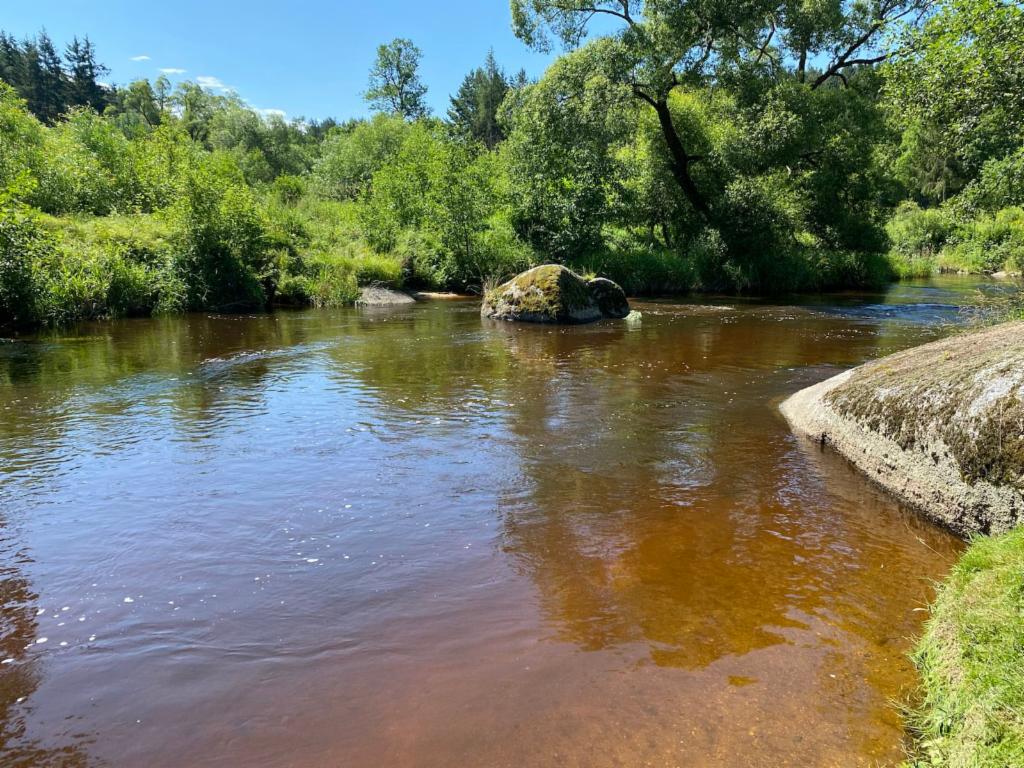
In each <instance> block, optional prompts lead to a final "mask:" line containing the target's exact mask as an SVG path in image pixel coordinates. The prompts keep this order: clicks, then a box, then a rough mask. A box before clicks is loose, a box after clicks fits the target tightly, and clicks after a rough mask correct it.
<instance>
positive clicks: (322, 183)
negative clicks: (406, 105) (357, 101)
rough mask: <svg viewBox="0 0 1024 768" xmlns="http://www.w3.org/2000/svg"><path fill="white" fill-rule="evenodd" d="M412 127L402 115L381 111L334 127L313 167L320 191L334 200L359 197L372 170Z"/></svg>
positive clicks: (390, 154)
mask: <svg viewBox="0 0 1024 768" xmlns="http://www.w3.org/2000/svg"><path fill="white" fill-rule="evenodd" d="M409 128H410V125H409V123H407V122H406V121H405V120H403V119H402V118H401V117H398V116H395V115H385V114H379V115H374V117H373V119H371V120H369V121H361V122H359V123H357V124H356V125H355V126H350V127H347V128H334V129H333V130H331V132H330V133H328V134H327V137H326V138H325V139H324V142H323V145H322V146H321V148H320V159H319V160H318V161H317V163H316V166H315V167H314V169H313V182H314V184H315V186H316V189H317V191H318V192H319V193H320V194H321V195H323V196H325V197H330V198H333V199H335V200H353V199H355V198H357V197H359V196H360V195H361V194H362V193H363V192H365V191H366V190H367V189H369V186H370V180H371V179H372V178H373V174H375V173H376V172H377V171H379V170H380V169H381V168H383V167H384V166H385V165H386V164H387V163H388V162H389V161H390V160H391V159H392V158H393V157H394V156H395V155H396V154H397V153H398V150H399V149H400V148H401V146H402V142H403V141H404V140H405V137H406V135H407V134H408V132H409Z"/></svg>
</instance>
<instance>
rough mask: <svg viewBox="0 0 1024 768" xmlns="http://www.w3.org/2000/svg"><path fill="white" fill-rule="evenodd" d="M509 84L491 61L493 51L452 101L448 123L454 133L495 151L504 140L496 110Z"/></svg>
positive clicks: (468, 78) (469, 75)
mask: <svg viewBox="0 0 1024 768" xmlns="http://www.w3.org/2000/svg"><path fill="white" fill-rule="evenodd" d="M509 87H510V84H509V81H508V79H507V78H506V77H505V73H504V72H503V71H502V70H501V68H500V67H499V66H498V62H497V61H495V59H494V51H493V50H492V51H490V52H489V53H488V54H487V61H486V62H484V66H483V67H479V68H477V69H475V70H473V71H472V72H470V73H469V74H468V75H466V79H465V80H463V81H462V85H461V86H459V90H458V93H456V94H455V96H453V97H452V99H451V102H452V104H451V107H450V108H449V109H448V120H449V121H450V122H451V124H452V127H453V128H454V129H455V132H456V133H458V134H459V135H461V136H464V137H466V138H470V139H473V140H475V141H479V142H481V143H482V144H484V145H485V146H486V147H487V148H488V149H494V148H495V147H496V146H497V145H498V144H499V143H500V142H501V141H502V140H504V138H505V134H504V131H502V128H501V125H500V124H499V123H498V108H499V107H500V106H501V102H502V101H504V99H505V94H507V93H508V90H509Z"/></svg>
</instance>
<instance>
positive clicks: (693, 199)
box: [653, 99, 711, 223]
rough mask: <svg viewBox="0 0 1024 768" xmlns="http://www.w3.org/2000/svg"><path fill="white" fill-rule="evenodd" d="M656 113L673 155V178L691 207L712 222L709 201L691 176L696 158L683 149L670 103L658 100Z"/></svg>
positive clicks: (655, 103) (655, 107)
mask: <svg viewBox="0 0 1024 768" xmlns="http://www.w3.org/2000/svg"><path fill="white" fill-rule="evenodd" d="M653 106H654V111H655V112H657V113H658V122H659V123H660V124H661V132H662V134H663V135H664V136H665V143H666V144H668V151H669V153H670V154H671V155H672V176H673V177H674V178H675V180H676V183H677V184H679V187H680V189H682V190H683V194H684V195H686V199H687V200H689V201H690V205H692V206H693V208H694V210H696V211H697V212H698V213H699V214H700V215H701V216H703V217H704V220H705V221H707V222H708V223H710V222H711V208H710V207H708V204H707V201H706V200H705V199H704V196H703V195H702V194H701V193H700V190H699V189H697V185H696V184H694V182H693V177H692V176H691V175H690V165H691V163H693V160H694V158H693V157H692V156H690V155H688V154H687V153H686V150H685V149H684V148H683V142H682V141H680V139H679V134H678V133H676V127H675V125H674V124H673V123H672V112H671V110H669V108H668V101H667V100H665V99H658V100H657V101H654V103H653Z"/></svg>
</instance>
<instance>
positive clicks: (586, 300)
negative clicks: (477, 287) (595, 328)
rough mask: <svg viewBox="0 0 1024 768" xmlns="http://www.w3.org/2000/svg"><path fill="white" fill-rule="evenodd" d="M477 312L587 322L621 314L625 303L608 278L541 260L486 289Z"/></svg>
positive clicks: (501, 316) (506, 317) (500, 316)
mask: <svg viewBox="0 0 1024 768" xmlns="http://www.w3.org/2000/svg"><path fill="white" fill-rule="evenodd" d="M595 283H597V285H596V286H595V285H594V284H595ZM623 305H624V308H625V312H623ZM605 308H607V311H604V310H605ZM480 314H481V315H482V316H483V317H489V318H494V319H497V320H519V321H522V322H528V323H590V322H593V321H595V320H600V319H601V318H602V317H625V316H626V315H628V314H629V303H628V302H627V301H626V295H625V293H623V291H622V289H621V288H619V286H617V285H616V284H615V283H613V282H612V281H611V280H603V279H598V280H591V281H589V282H588V281H587V280H584V279H583V278H582V277H580V276H579V275H577V274H576V273H575V272H573V271H572V270H571V269H567V268H566V267H563V266H561V265H560V264H544V265H541V266H539V267H534V268H533V269H530V270H527V271H526V272H523V273H522V274H519V275H516V276H515V277H513V278H512V279H511V280H509V281H508V282H507V283H504V284H502V285H499V286H498V287H497V288H494V289H492V290H489V291H487V292H486V293H485V294H484V301H483V306H482V307H481V308H480Z"/></svg>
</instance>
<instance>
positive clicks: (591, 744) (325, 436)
mask: <svg viewBox="0 0 1024 768" xmlns="http://www.w3.org/2000/svg"><path fill="white" fill-rule="evenodd" d="M974 286H975V281H972V280H970V279H964V278H945V279H942V280H938V281H934V282H918V283H904V284H899V285H896V286H893V287H892V288H890V289H889V290H888V291H887V292H885V293H880V294H845V295H839V296H826V297H818V298H811V299H808V298H804V299H794V300H792V301H786V302H774V303H762V302H756V301H749V300H735V299H722V300H715V299H707V300H702V301H701V302H700V303H698V304H692V303H686V302H682V301H668V300H666V301H641V302H635V308H637V309H639V310H640V311H641V312H642V313H643V320H642V323H640V324H639V325H627V324H625V323H622V322H613V321H605V322H601V323H597V324H594V325H590V326H583V327H572V328H552V327H538V326H527V325H513V324H500V323H495V322H489V321H487V322H484V321H481V319H480V317H479V315H478V313H477V305H476V304H475V303H473V302H468V301H434V302H428V303H421V304H417V305H415V306H412V307H403V308H396V309H389V310H355V309H352V310H336V311H326V310H325V311H313V310H310V311H297V312H277V313H274V314H270V315H252V316H248V315H247V316H214V315H202V314H198V315H191V316H185V317H175V318H163V319H151V320H125V321H118V322H111V323H97V324H90V325H85V326H82V327H80V328H77V329H75V330H74V331H72V332H66V333H64V334H54V335H42V336H35V337H28V338H23V339H19V340H16V341H8V342H5V343H0V661H2V662H3V663H2V665H0V763H2V764H3V765H17V766H26V767H28V766H33V767H34V766H93V765H95V766H105V765H109V766H117V767H119V768H120V767H121V766H145V767H146V768H163V767H165V766H166V767H167V768H172V767H173V768H178V767H179V766H190V767H192V768H195V767H200V766H245V768H258V767H260V766H267V767H273V768H279V767H281V766H296V767H301V768H308V767H310V766H346V767H347V768H351V767H361V766H391V767H393V766H417V767H419V766H429V767H434V766H437V767H439V768H440V767H442V766H443V767H445V768H450V767H454V766H486V767H488V768H489V767H491V766H510V767H511V766H515V767H516V768H521V767H523V766H580V767H583V766H587V767H588V768H594V767H597V768H600V767H602V766H628V767H632V766H684V767H686V768H692V767H694V766H773V767H774V766H788V765H792V766H856V765H863V766H870V765H877V764H891V763H894V762H896V761H898V760H899V758H900V756H901V754H902V753H901V742H902V738H903V734H902V726H901V722H900V719H899V717H898V715H897V714H896V711H895V710H894V708H893V706H892V701H893V700H898V699H900V698H901V697H904V696H906V694H907V692H908V691H909V690H911V689H912V687H913V685H914V683H915V676H914V673H913V670H912V668H911V666H910V664H909V662H908V661H907V659H906V653H907V651H908V649H909V647H910V644H911V640H910V638H912V637H913V636H914V635H915V633H917V632H919V630H920V627H921V623H922V621H923V619H924V618H925V616H926V613H925V612H924V610H923V608H924V606H925V605H926V604H927V601H928V600H929V598H930V596H931V594H932V592H931V590H932V584H933V582H934V581H935V580H937V579H940V578H941V577H942V576H943V575H944V573H945V572H946V570H947V569H948V567H949V565H950V564H951V562H952V561H953V560H954V559H955V557H956V555H957V554H958V552H959V551H960V549H961V545H960V543H959V542H958V541H957V540H955V539H954V538H953V537H951V536H950V535H948V534H946V533H945V532H943V531H941V530H939V529H937V528H935V527H933V526H931V525H929V524H927V523H925V522H923V521H921V520H920V519H918V518H917V517H916V516H915V515H914V514H912V513H910V512H908V511H907V510H905V509H903V508H901V507H900V506H899V505H898V504H897V503H895V502H894V501H892V500H891V499H890V498H889V497H887V496H886V495H885V494H884V493H882V492H881V491H879V490H878V489H876V488H875V487H874V486H873V485H872V484H871V483H870V482H869V481H868V480H866V479H865V478H863V477H861V476H860V475H858V474H857V473H856V472H855V471H854V470H852V469H851V468H850V466H849V465H848V464H847V463H846V462H845V461H844V460H842V459H841V458H838V457H837V456H835V455H833V454H830V453H828V452H823V451H821V450H819V449H818V448H817V447H815V446H813V445H810V444H807V443H804V442H802V441H800V440H797V439H795V438H794V437H792V436H791V435H790V433H789V432H788V430H787V428H786V425H785V423H784V421H783V420H782V418H781V417H780V415H779V414H778V412H777V405H778V403H779V402H780V401H781V400H782V399H783V398H784V397H785V396H786V395H788V394H790V393H792V392H794V391H796V390H797V389H800V388H802V387H804V386H807V385H809V384H811V383H814V382H816V381H819V380H821V379H823V378H825V377H827V376H829V375H832V374H834V373H836V372H838V371H840V370H842V369H845V368H847V367H850V366H853V365H856V364H858V363H860V362H863V361H865V360H868V359H872V358H876V357H879V356H881V355H884V354H887V353H889V352H893V351H896V350H899V349H902V348H906V347H909V346H912V345H915V344H918V343H921V342H924V341H928V340H931V339H933V338H936V337H937V336H939V335H941V334H943V333H946V332H948V331H949V329H950V327H951V324H952V323H955V322H956V320H957V318H958V312H957V307H958V305H960V304H962V303H964V302H966V301H969V300H970V298H971V296H972V291H973V288H974Z"/></svg>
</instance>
